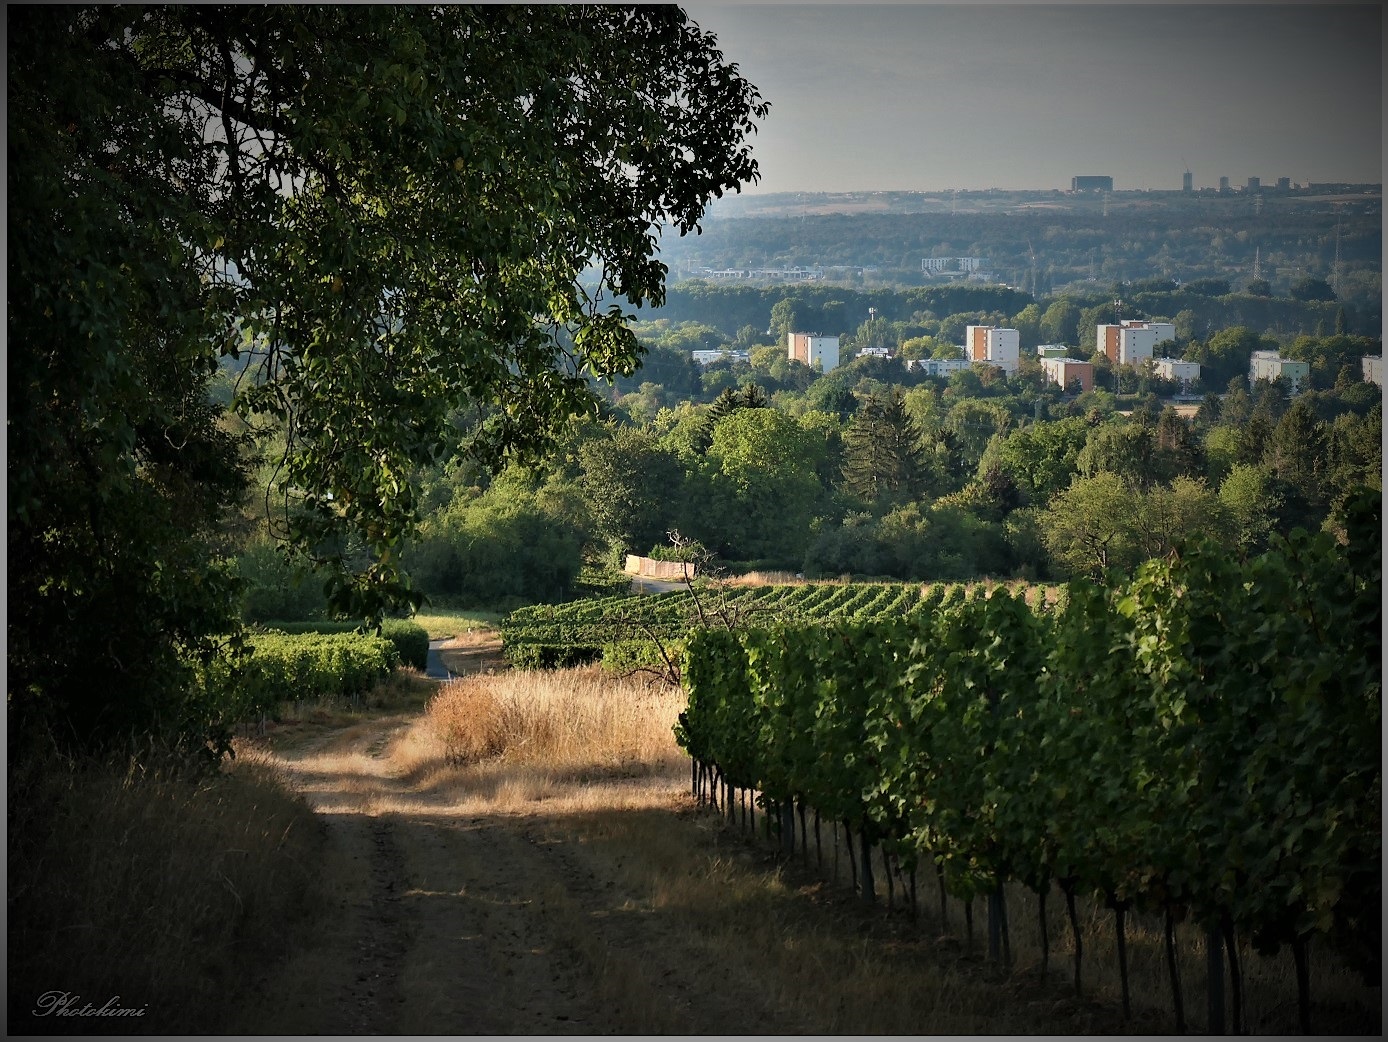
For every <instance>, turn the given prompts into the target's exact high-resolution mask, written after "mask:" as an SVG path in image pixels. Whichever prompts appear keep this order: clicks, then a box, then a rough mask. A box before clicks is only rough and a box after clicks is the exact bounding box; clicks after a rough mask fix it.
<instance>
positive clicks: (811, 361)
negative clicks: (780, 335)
mask: <svg viewBox="0 0 1388 1042" xmlns="http://www.w3.org/2000/svg"><path fill="white" fill-rule="evenodd" d="M786 340H787V343H786V347H787V352H786V355H787V357H788V358H792V359H794V360H795V361H797V362H804V363H805V364H806V365H807V366H809V367H810V368H811V369H813V368H814V367H815V366H816V365H818V366H820V367H821V369H822V370H823V371H824V372H826V373H827V372H829V371H830V370H831V369H834V368H836V367H837V366H838V364H839V338H838V337H836V336H820V335H819V334H818V333H788V334H786Z"/></svg>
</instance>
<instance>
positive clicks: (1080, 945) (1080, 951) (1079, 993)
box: [1060, 882, 1084, 998]
mask: <svg viewBox="0 0 1388 1042" xmlns="http://www.w3.org/2000/svg"><path fill="white" fill-rule="evenodd" d="M1060 886H1061V889H1062V890H1064V891H1065V910H1066V911H1067V912H1068V913H1069V915H1070V933H1071V934H1073V935H1074V938H1075V997H1076V998H1082V997H1083V996H1084V991H1083V989H1082V988H1081V986H1080V964H1081V962H1082V960H1083V958H1084V942H1083V941H1082V940H1081V939H1080V920H1079V916H1077V915H1076V914H1075V884H1074V883H1073V882H1072V883H1070V884H1069V885H1068V886H1067V885H1066V884H1065V883H1061V884H1060Z"/></svg>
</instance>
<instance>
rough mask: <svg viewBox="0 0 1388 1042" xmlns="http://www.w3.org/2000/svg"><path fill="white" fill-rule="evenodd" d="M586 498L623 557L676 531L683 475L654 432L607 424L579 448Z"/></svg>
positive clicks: (601, 532)
mask: <svg viewBox="0 0 1388 1042" xmlns="http://www.w3.org/2000/svg"><path fill="white" fill-rule="evenodd" d="M579 459H580V461H581V465H582V468H583V472H582V483H583V495H584V499H585V500H586V502H587V504H588V510H589V511H590V513H591V515H592V517H593V525H594V528H595V529H596V531H597V534H598V535H599V536H601V537H602V538H603V539H605V540H606V541H607V543H608V545H609V546H612V547H614V548H618V549H620V551H621V552H623V553H635V552H642V551H644V550H645V549H646V547H648V546H650V545H652V544H653V543H657V542H662V541H663V540H664V538H665V534H666V532H668V531H669V530H670V528H671V527H673V524H674V521H675V519H676V516H677V515H676V509H677V506H678V503H679V499H680V487H681V485H682V484H683V481H684V471H683V469H682V468H681V467H680V465H679V461H678V459H677V458H676V457H675V455H674V453H672V452H670V451H669V450H667V449H663V448H661V447H660V445H659V444H658V443H657V439H656V437H655V435H654V434H653V433H651V432H650V431H647V430H642V429H637V428H633V427H622V426H617V425H614V424H608V425H606V426H605V427H604V428H603V430H602V432H601V434H600V435H599V436H598V437H596V438H593V439H590V440H587V441H585V442H584V443H583V445H582V447H581V449H580V450H579Z"/></svg>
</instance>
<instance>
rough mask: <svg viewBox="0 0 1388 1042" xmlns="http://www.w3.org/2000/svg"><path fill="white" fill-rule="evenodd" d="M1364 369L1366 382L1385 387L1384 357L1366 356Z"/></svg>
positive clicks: (1363, 363)
mask: <svg viewBox="0 0 1388 1042" xmlns="http://www.w3.org/2000/svg"><path fill="white" fill-rule="evenodd" d="M1361 364H1362V365H1363V367H1364V380H1365V381H1366V382H1367V383H1373V384H1378V386H1380V387H1382V386H1383V356H1382V355H1365V356H1364V360H1363V362H1362V363H1361Z"/></svg>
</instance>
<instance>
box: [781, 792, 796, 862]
mask: <svg viewBox="0 0 1388 1042" xmlns="http://www.w3.org/2000/svg"><path fill="white" fill-rule="evenodd" d="M781 853H782V854H783V855H784V856H785V857H786V858H787V859H790V858H791V857H792V856H793V855H794V854H795V804H794V802H793V801H791V800H786V801H785V802H784V803H782V804H781Z"/></svg>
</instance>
